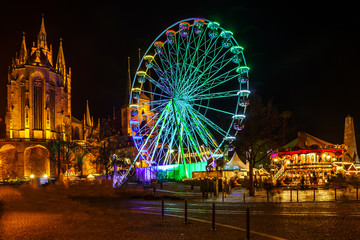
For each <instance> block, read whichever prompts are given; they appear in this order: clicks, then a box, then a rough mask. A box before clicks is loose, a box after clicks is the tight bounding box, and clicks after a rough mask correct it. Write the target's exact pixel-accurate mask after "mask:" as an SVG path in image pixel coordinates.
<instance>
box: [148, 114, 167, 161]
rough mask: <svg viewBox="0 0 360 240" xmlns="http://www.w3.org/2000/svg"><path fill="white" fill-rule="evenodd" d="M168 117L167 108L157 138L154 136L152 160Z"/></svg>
mask: <svg viewBox="0 0 360 240" xmlns="http://www.w3.org/2000/svg"><path fill="white" fill-rule="evenodd" d="M168 115H169V108H167V109H166V112H165V117H164V118H163V120H162V126H161V128H160V131H159V133H158V134H157V136H156V144H155V145H154V150H153V153H152V156H151V159H154V156H155V153H156V150H157V147H158V145H159V141H160V138H161V136H162V135H161V134H162V132H163V130H164V127H165V126H166V120H167V119H168Z"/></svg>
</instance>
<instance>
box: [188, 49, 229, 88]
mask: <svg viewBox="0 0 360 240" xmlns="http://www.w3.org/2000/svg"><path fill="white" fill-rule="evenodd" d="M226 53H227V51H225V52H224V53H223V54H222V56H221V57H219V59H217V60H215V59H216V57H214V59H213V60H212V61H211V62H210V63H209V65H208V66H207V68H206V69H205V70H204V71H202V72H201V74H199V75H197V76H196V77H195V78H193V82H194V85H195V86H196V89H198V88H199V87H201V86H202V85H204V84H205V83H206V82H208V81H210V80H212V79H211V77H209V75H210V74H212V76H214V75H216V74H217V73H218V72H219V71H220V70H221V69H223V68H224V67H225V66H226V65H227V64H228V63H229V62H231V59H230V60H228V61H227V63H226V64H223V61H224V59H223V58H224V57H225V55H226ZM216 64H219V66H220V67H219V68H216ZM220 64H221V65H220ZM198 69H199V67H197V72H198ZM214 70H215V71H214ZM206 75H207V76H206ZM204 79H205V81H204ZM188 88H189V87H188V85H186V84H185V89H184V90H183V91H187V89H188ZM193 90H195V89H193Z"/></svg>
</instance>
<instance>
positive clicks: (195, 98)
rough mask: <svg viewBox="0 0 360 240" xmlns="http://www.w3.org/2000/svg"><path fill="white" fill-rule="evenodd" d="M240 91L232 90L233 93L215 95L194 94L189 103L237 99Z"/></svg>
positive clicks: (226, 92) (217, 93)
mask: <svg viewBox="0 0 360 240" xmlns="http://www.w3.org/2000/svg"><path fill="white" fill-rule="evenodd" d="M207 90H208V89H207ZM238 91H239V90H231V91H225V92H215V93H208V94H194V95H193V96H192V98H191V99H189V101H200V100H207V99H215V98H228V97H230V98H231V97H237V96H238V94H237V92H238Z"/></svg>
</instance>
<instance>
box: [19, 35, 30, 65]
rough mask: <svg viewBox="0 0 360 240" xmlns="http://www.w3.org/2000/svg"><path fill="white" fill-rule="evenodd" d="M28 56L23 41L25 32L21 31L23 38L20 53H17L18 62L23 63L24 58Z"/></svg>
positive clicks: (24, 61)
mask: <svg viewBox="0 0 360 240" xmlns="http://www.w3.org/2000/svg"><path fill="white" fill-rule="evenodd" d="M27 58H28V53H27V49H26V43H25V32H23V39H22V43H21V47H20V54H19V64H25V63H26V60H27Z"/></svg>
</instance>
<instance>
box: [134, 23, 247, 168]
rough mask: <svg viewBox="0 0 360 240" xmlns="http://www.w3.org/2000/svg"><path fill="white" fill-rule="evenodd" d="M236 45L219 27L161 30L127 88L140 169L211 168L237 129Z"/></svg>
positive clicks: (240, 67)
mask: <svg viewBox="0 0 360 240" xmlns="http://www.w3.org/2000/svg"><path fill="white" fill-rule="evenodd" d="M248 74H249V68H248V67H247V65H246V61H245V57H244V53H243V47H241V46H240V45H239V44H238V43H237V41H236V40H235V39H234V37H233V33H232V32H231V31H227V30H225V29H224V28H222V27H221V26H220V24H219V23H216V22H211V21H209V20H207V19H199V18H189V19H185V20H182V21H179V22H177V23H175V24H173V25H171V26H170V27H168V28H167V29H165V30H164V31H163V32H162V33H161V34H160V35H159V36H158V37H157V38H156V39H155V40H154V41H153V43H152V44H151V45H150V47H149V48H148V49H147V51H146V52H145V54H144V56H143V58H142V60H141V61H140V63H139V66H138V68H137V71H136V75H135V77H134V79H133V82H132V88H131V94H130V99H129V121H130V122H129V124H130V130H131V134H132V138H133V141H134V144H135V146H136V148H137V150H138V154H137V156H136V158H135V160H134V163H135V162H136V161H139V160H140V161H146V162H147V163H148V165H167V164H188V163H194V162H204V161H208V162H211V161H212V160H215V159H217V158H219V157H222V156H223V154H224V147H223V146H225V145H227V144H228V143H231V142H232V141H233V140H235V136H236V134H237V132H238V131H240V130H241V129H242V127H243V125H242V122H243V120H244V118H245V111H246V107H247V106H248V104H249V101H248V96H249V94H250V91H249V77H248Z"/></svg>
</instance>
